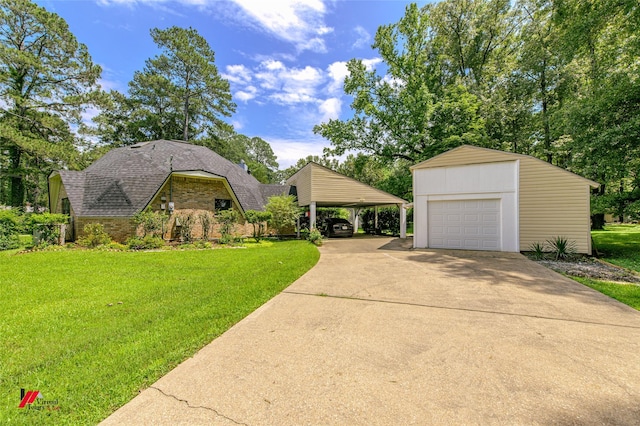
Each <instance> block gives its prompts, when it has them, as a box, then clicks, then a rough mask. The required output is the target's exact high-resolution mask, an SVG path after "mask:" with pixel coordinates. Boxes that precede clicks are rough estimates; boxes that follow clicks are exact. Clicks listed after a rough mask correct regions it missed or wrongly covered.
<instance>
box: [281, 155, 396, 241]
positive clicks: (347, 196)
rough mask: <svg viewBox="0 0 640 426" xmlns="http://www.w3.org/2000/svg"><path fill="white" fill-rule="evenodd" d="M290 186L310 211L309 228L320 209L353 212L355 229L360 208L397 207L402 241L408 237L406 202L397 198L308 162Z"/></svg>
mask: <svg viewBox="0 0 640 426" xmlns="http://www.w3.org/2000/svg"><path fill="white" fill-rule="evenodd" d="M287 185H291V186H295V187H296V191H297V196H298V205H299V206H300V207H308V208H309V225H310V226H311V227H312V228H313V227H315V223H316V208H317V207H343V208H348V209H351V211H352V212H353V213H352V216H353V217H352V220H353V226H354V228H355V229H357V226H358V222H357V213H356V212H357V211H358V210H359V209H362V208H370V207H373V208H375V209H376V212H377V208H378V207H392V206H398V207H399V209H400V238H405V237H406V236H407V201H406V200H403V199H402V198H399V197H396V196H395V195H391V194H389V193H387V192H384V191H381V190H379V189H376V188H374V187H372V186H369V185H367V184H365V183H362V182H359V181H357V180H355V179H352V178H350V177H348V176H345V175H343V174H340V173H337V172H334V171H333V170H331V169H328V168H326V167H324V166H321V165H320V164H317V163H314V162H309V163H308V164H307V165H306V166H304V167H302V168H301V169H300V170H298V171H297V172H296V173H295V174H294V175H293V176H291V177H290V178H289V179H287ZM376 218H377V214H376ZM376 222H377V220H376ZM376 226H377V223H376Z"/></svg>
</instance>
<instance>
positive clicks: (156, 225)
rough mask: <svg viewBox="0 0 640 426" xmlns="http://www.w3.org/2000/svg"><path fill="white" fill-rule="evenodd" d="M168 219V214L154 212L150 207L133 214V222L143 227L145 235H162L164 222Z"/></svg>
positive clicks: (143, 234)
mask: <svg viewBox="0 0 640 426" xmlns="http://www.w3.org/2000/svg"><path fill="white" fill-rule="evenodd" d="M167 219H168V218H167V215H165V214H164V213H162V212H154V211H153V210H151V208H149V207H147V208H146V209H145V210H143V211H141V212H138V213H136V214H135V215H134V216H133V222H134V223H135V224H136V225H137V226H138V227H140V228H142V236H143V237H146V236H147V235H153V236H158V235H162V231H163V228H164V223H165V222H166V221H167Z"/></svg>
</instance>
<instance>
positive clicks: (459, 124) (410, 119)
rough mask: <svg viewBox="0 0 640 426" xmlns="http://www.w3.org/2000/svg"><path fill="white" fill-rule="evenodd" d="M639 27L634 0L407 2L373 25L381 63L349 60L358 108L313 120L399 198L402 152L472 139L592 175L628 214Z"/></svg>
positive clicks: (634, 173)
mask: <svg viewBox="0 0 640 426" xmlns="http://www.w3.org/2000/svg"><path fill="white" fill-rule="evenodd" d="M639 31H640V5H639V4H638V3H637V1H633V0H519V1H517V2H511V1H508V0H444V1H441V2H438V3H435V4H427V5H426V6H424V7H423V8H418V7H417V6H416V5H415V4H411V5H409V6H407V8H406V11H405V15H404V16H403V17H402V18H401V19H400V21H398V22H397V23H395V24H391V25H384V26H381V27H380V28H379V29H378V31H377V33H376V37H375V42H374V44H373V46H372V47H373V48H374V49H375V50H376V54H377V55H378V56H379V57H380V58H381V59H382V64H381V65H379V66H378V67H377V68H376V69H374V68H373V67H371V66H370V65H367V63H365V62H364V61H362V60H358V59H353V60H351V61H349V62H348V66H347V68H348V71H349V74H348V75H347V77H346V78H345V82H344V91H345V93H346V94H347V95H349V96H351V97H352V98H353V102H352V104H351V107H352V110H353V117H351V118H349V119H346V120H329V121H328V122H326V123H322V124H319V125H317V126H316V127H315V128H314V131H315V132H316V133H318V134H320V135H322V136H324V137H325V138H327V139H329V140H330V141H331V145H332V147H331V150H329V153H332V154H338V155H342V154H344V153H346V152H348V151H351V150H354V151H357V152H359V154H358V157H356V156H353V157H351V158H349V157H348V158H347V160H346V161H345V162H344V165H341V167H340V169H341V170H342V172H343V173H345V174H347V175H351V176H354V177H356V176H357V178H358V179H359V180H365V181H367V183H371V184H372V185H374V186H376V187H378V188H381V189H385V190H387V191H390V192H392V193H394V194H396V195H398V196H401V197H404V198H407V197H408V192H409V191H408V189H409V188H410V184H411V182H410V175H409V174H408V172H406V171H404V172H403V170H405V168H406V167H407V166H408V165H411V164H415V163H416V162H418V161H420V160H424V159H427V158H431V157H433V156H434V155H437V154H439V153H441V152H444V151H446V150H448V149H451V148H453V147H456V146H459V145H461V144H471V145H479V146H487V147H491V148H498V149H503V150H510V151H513V152H518V153H525V154H530V155H534V156H537V157H539V158H541V159H543V160H545V161H548V162H550V163H552V164H555V165H557V166H560V167H563V168H565V169H568V170H570V171H573V172H576V173H578V174H581V175H583V176H585V177H587V178H590V179H593V180H596V181H597V182H599V183H601V184H602V186H601V187H600V189H599V192H598V194H599V196H601V197H604V198H602V200H601V201H602V202H600V201H597V202H595V203H594V205H596V206H597V207H598V210H600V213H604V212H615V213H616V214H617V215H623V214H627V215H630V214H632V211H633V210H634V209H635V208H636V207H635V206H637V204H636V203H640V198H638V194H640V178H639V177H638V174H639V173H638V170H640V162H639V161H640V160H639V158H640V96H639V93H640V79H639V78H638V75H640V72H639V71H640V62H638V59H637V58H638V57H639V56H640V38H638V37H637V34H638V32H639ZM367 157H371V158H372V160H371V162H369V161H370V160H367V159H366V158H367ZM403 162H404V163H403ZM376 163H380V164H382V165H384V166H386V167H387V168H386V169H385V167H384V166H383V167H381V168H380V167H377V166H376V167H374V165H375V164H376ZM365 165H366V167H365ZM388 169H390V170H395V172H394V173H390V172H389V170H388ZM363 174H364V175H366V176H363Z"/></svg>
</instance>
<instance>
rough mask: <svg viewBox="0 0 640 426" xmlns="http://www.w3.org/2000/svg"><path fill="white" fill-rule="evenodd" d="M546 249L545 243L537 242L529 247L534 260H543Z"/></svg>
mask: <svg viewBox="0 0 640 426" xmlns="http://www.w3.org/2000/svg"><path fill="white" fill-rule="evenodd" d="M545 249H546V247H545V245H544V243H540V242H538V241H536V242H535V243H533V244H531V245H530V246H529V251H530V252H531V254H532V256H533V258H534V259H535V260H542V259H544V255H545V253H546V250H545Z"/></svg>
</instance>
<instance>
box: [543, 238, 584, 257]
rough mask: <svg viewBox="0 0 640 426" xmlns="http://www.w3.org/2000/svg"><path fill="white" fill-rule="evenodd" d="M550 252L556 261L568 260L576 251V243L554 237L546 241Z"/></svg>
mask: <svg viewBox="0 0 640 426" xmlns="http://www.w3.org/2000/svg"><path fill="white" fill-rule="evenodd" d="M547 244H548V245H549V247H550V248H551V252H552V253H553V254H555V257H556V260H560V259H568V258H569V257H571V255H573V254H575V253H576V251H577V248H576V242H575V241H572V240H569V239H568V238H566V237H554V238H552V239H550V240H547Z"/></svg>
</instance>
